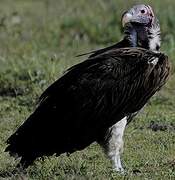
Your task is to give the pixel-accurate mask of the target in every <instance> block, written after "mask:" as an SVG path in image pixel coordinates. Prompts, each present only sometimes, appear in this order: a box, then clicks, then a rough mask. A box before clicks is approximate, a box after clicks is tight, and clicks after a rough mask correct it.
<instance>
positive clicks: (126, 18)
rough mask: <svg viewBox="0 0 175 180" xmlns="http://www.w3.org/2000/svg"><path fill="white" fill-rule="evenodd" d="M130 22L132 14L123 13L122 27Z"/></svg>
mask: <svg viewBox="0 0 175 180" xmlns="http://www.w3.org/2000/svg"><path fill="white" fill-rule="evenodd" d="M131 20H132V14H130V13H128V12H125V13H124V14H123V16H122V26H123V27H124V26H125V24H127V23H129V22H130V21H131Z"/></svg>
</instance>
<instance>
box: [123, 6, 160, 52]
mask: <svg viewBox="0 0 175 180" xmlns="http://www.w3.org/2000/svg"><path fill="white" fill-rule="evenodd" d="M122 26H123V28H124V30H125V34H126V35H128V34H129V39H130V41H131V43H132V46H135V47H142V48H145V49H149V50H152V51H159V49H160V44H161V38H160V26H159V21H158V19H157V18H156V16H155V14H154V12H153V9H152V8H151V6H149V5H144V4H141V5H135V6H133V7H132V8H131V9H129V10H128V11H126V12H125V13H124V14H123V16H122Z"/></svg>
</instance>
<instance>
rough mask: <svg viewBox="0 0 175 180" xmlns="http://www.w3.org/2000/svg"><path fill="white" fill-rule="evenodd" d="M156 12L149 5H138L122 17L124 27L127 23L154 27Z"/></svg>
mask: <svg viewBox="0 0 175 180" xmlns="http://www.w3.org/2000/svg"><path fill="white" fill-rule="evenodd" d="M154 17H155V15H154V12H153V10H152V8H151V6H149V5H144V4H142V5H136V6H133V7H132V8H131V9H129V10H128V11H127V12H125V13H124V14H123V16H122V26H123V27H124V26H125V24H127V23H138V24H144V25H148V26H149V25H152V23H153V22H154Z"/></svg>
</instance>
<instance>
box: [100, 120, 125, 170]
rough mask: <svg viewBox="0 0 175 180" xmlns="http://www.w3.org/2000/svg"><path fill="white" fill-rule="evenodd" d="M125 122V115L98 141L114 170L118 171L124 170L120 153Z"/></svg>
mask: <svg viewBox="0 0 175 180" xmlns="http://www.w3.org/2000/svg"><path fill="white" fill-rule="evenodd" d="M126 124H127V117H124V118H123V119H121V120H120V121H119V122H117V123H116V124H114V125H113V126H112V127H111V128H110V130H109V131H108V133H107V136H106V137H107V138H105V139H104V140H103V141H102V142H100V143H99V144H100V145H101V146H102V147H103V148H104V150H105V153H106V154H107V156H108V157H109V159H110V160H111V161H112V164H113V168H114V170H115V171H118V172H124V169H123V167H122V163H121V160H120V155H121V153H122V152H123V134H124V130H125V127H126Z"/></svg>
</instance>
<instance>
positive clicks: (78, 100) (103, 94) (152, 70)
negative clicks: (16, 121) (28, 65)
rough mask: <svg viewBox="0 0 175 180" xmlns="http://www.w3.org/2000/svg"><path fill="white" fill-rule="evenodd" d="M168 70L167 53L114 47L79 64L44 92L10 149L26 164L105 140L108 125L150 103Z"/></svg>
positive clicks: (8, 149) (15, 135) (10, 139)
mask: <svg viewBox="0 0 175 180" xmlns="http://www.w3.org/2000/svg"><path fill="white" fill-rule="evenodd" d="M155 59H158V63H157V65H155V66H154V60H155ZM168 72H169V65H168V59H167V56H165V55H164V54H161V53H153V52H151V51H148V50H145V49H141V48H122V49H116V50H111V51H108V52H106V53H104V54H101V55H98V56H96V57H94V58H90V59H88V60H86V61H84V62H82V63H80V64H77V65H75V66H73V67H72V68H71V69H69V71H68V72H67V73H66V74H65V75H64V76H63V77H61V78H60V79H58V80H57V81H56V82H55V83H54V84H52V85H51V86H50V87H49V88H48V89H47V90H46V91H45V92H44V93H43V94H42V95H41V98H40V104H39V106H38V107H37V109H36V110H35V112H34V113H33V114H32V115H31V116H30V117H29V118H28V119H27V120H26V121H25V122H24V124H23V125H21V127H20V128H19V129H18V130H17V131H16V132H15V133H14V134H13V135H12V136H11V137H10V138H9V139H8V144H9V146H8V147H7V149H6V151H10V153H11V154H17V155H18V156H21V157H22V159H21V163H22V165H23V166H26V167H27V166H28V165H30V164H31V163H32V162H33V160H35V159H36V158H37V157H40V156H43V155H52V154H53V153H57V154H58V155H59V154H61V153H64V152H69V153H72V152H74V151H76V150H81V149H83V148H85V147H86V146H88V145H89V144H91V143H92V142H94V141H100V139H101V138H103V137H104V136H105V134H104V133H105V132H106V130H107V129H108V128H109V127H111V126H112V125H113V124H114V123H116V122H117V121H119V120H120V119H122V118H123V117H125V116H128V115H130V114H132V113H134V112H136V111H138V110H140V109H141V108H142V107H143V106H144V105H145V103H146V102H147V101H148V99H149V98H150V97H151V96H152V95H153V94H154V93H155V92H156V91H158V90H159V89H160V88H161V87H162V86H163V85H164V84H165V82H166V80H167V77H168Z"/></svg>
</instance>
